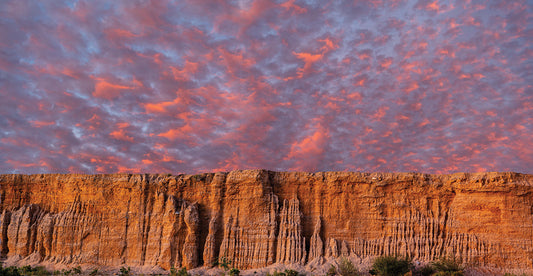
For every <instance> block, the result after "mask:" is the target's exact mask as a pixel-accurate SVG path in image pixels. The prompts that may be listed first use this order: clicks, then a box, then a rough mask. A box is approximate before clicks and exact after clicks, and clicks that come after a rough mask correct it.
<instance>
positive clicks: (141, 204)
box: [0, 170, 533, 270]
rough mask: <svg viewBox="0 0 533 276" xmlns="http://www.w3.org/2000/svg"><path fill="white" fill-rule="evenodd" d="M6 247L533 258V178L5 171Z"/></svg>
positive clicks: (168, 257) (270, 259)
mask: <svg viewBox="0 0 533 276" xmlns="http://www.w3.org/2000/svg"><path fill="white" fill-rule="evenodd" d="M0 193H1V194H0V213H1V215H0V231H1V233H0V235H1V236H0V254H1V257H3V258H22V259H24V258H27V259H32V260H36V261H47V262H52V263H59V264H95V265H103V266H111V267H112V266H115V267H120V266H124V265H129V266H145V265H151V266H159V267H162V268H165V269H169V268H170V267H172V266H174V267H186V268H193V267H198V266H210V265H212V264H213V262H214V261H216V260H217V259H218V258H221V257H225V258H227V259H230V260H232V261H233V265H235V266H236V267H238V268H241V269H246V268H257V267H264V266H268V265H271V264H273V263H284V264H302V265H305V264H307V263H310V262H322V261H323V260H324V259H327V258H336V257H339V256H352V257H356V258H365V257H368V256H376V255H387V254H399V255H407V256H411V257H413V258H414V259H415V260H420V261H430V260H432V259H435V258H438V257H439V256H455V257H457V258H458V259H460V260H461V261H463V262H465V263H469V264H474V265H489V266H497V267H506V268H520V269H530V270H531V269H533V175H523V174H517V173H477V174H465V173H460V174H452V175H426V174H415V173H398V174H386V173H372V174H369V173H349V172H322V173H289V172H270V171H263V170H254V171H233V172H229V173H207V174H200V175H74V174H72V175H0Z"/></svg>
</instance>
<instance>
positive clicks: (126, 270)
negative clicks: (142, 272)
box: [118, 266, 131, 276]
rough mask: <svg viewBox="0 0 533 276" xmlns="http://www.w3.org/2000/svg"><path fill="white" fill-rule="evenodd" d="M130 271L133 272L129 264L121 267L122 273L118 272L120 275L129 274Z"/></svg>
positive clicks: (127, 275)
mask: <svg viewBox="0 0 533 276" xmlns="http://www.w3.org/2000/svg"><path fill="white" fill-rule="evenodd" d="M130 272H131V268H130V267H129V266H128V267H121V268H120V274H118V275H119V276H129V275H130Z"/></svg>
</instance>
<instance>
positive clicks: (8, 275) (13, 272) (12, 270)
mask: <svg viewBox="0 0 533 276" xmlns="http://www.w3.org/2000/svg"><path fill="white" fill-rule="evenodd" d="M0 274H1V275H5V276H21V275H22V274H21V272H20V271H19V268H18V267H15V266H9V267H6V268H4V267H1V270H0Z"/></svg>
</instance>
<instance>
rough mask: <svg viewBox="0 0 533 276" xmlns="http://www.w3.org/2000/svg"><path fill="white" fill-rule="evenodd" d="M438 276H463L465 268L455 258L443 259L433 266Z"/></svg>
mask: <svg viewBox="0 0 533 276" xmlns="http://www.w3.org/2000/svg"><path fill="white" fill-rule="evenodd" d="M431 266H432V267H433V269H435V271H437V273H436V274H435V275H437V276H461V275H463V270H464V268H463V267H462V266H461V264H460V263H459V262H458V261H457V260H456V259H455V258H441V259H440V260H438V261H436V262H434V263H432V264H431Z"/></svg>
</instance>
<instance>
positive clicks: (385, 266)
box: [369, 256, 412, 276]
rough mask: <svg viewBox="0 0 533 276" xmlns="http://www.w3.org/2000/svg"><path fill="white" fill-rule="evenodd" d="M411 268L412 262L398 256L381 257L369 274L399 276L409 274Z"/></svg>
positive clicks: (377, 259) (375, 261)
mask: <svg viewBox="0 0 533 276" xmlns="http://www.w3.org/2000/svg"><path fill="white" fill-rule="evenodd" d="M411 266H412V265H411V261H409V259H407V258H399V257H398V256H381V257H378V258H376V260H374V263H373V264H372V269H371V270H370V271H369V272H370V274H372V275H380V276H397V275H404V274H405V273H407V272H409V271H410V268H411Z"/></svg>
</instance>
